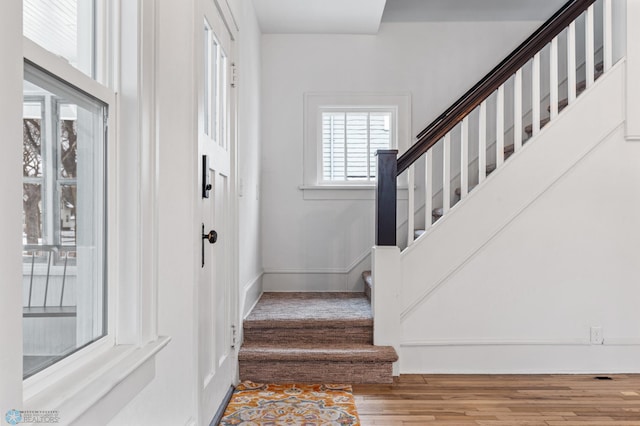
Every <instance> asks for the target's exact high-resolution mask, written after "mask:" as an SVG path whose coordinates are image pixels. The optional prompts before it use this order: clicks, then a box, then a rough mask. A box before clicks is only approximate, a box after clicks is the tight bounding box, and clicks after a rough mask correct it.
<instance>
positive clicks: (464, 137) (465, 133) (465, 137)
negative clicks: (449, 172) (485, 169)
mask: <svg viewBox="0 0 640 426" xmlns="http://www.w3.org/2000/svg"><path fill="white" fill-rule="evenodd" d="M468 193H469V116H466V117H465V118H463V119H462V125H461V127H460V199H461V200H462V199H463V198H464V197H466V196H467V194H468Z"/></svg>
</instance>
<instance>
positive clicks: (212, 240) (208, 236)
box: [202, 230, 218, 244]
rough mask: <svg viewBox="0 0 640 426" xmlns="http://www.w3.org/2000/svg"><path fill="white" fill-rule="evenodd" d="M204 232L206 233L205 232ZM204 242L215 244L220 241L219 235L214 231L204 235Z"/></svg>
mask: <svg viewBox="0 0 640 426" xmlns="http://www.w3.org/2000/svg"><path fill="white" fill-rule="evenodd" d="M203 232H204V231H203ZM202 239H203V240H209V243H211V244H213V243H215V242H216V241H218V233H217V232H216V231H214V230H211V231H209V233H208V234H202Z"/></svg>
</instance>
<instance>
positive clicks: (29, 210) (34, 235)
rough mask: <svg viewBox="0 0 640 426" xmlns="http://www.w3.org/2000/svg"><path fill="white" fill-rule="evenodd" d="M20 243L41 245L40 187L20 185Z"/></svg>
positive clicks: (28, 184)
mask: <svg viewBox="0 0 640 426" xmlns="http://www.w3.org/2000/svg"><path fill="white" fill-rule="evenodd" d="M22 221H23V223H22V226H23V228H22V243H23V244H42V185H40V184H39V183H24V184H23V185H22Z"/></svg>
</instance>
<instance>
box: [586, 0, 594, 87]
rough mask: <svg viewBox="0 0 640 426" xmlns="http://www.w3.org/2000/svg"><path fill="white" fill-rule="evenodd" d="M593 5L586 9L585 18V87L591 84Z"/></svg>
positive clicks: (592, 67)
mask: <svg viewBox="0 0 640 426" xmlns="http://www.w3.org/2000/svg"><path fill="white" fill-rule="evenodd" d="M593 10H594V5H591V6H589V9H587V14H586V19H585V25H584V27H585V64H586V65H585V67H586V68H585V72H586V73H587V89H588V88H589V87H591V86H593V70H594V29H593Z"/></svg>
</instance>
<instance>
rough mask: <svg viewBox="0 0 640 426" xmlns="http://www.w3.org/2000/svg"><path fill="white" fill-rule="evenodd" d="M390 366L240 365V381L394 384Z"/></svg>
mask: <svg viewBox="0 0 640 426" xmlns="http://www.w3.org/2000/svg"><path fill="white" fill-rule="evenodd" d="M392 373H393V370H392V363H390V362H381V363H372V362H369V363H357V362H326V361H308V362H304V361H298V362H277V361H274V362H268V361H260V362H255V361H240V380H251V381H253V382H256V383H354V384H356V383H393V377H392Z"/></svg>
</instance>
